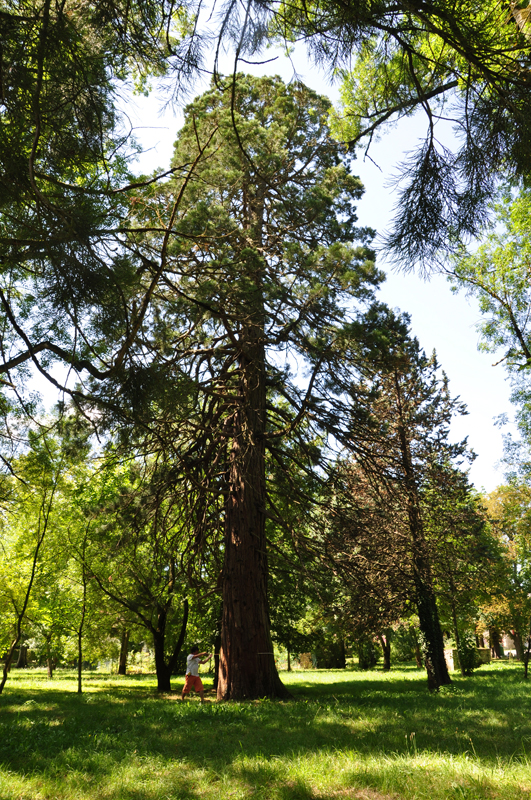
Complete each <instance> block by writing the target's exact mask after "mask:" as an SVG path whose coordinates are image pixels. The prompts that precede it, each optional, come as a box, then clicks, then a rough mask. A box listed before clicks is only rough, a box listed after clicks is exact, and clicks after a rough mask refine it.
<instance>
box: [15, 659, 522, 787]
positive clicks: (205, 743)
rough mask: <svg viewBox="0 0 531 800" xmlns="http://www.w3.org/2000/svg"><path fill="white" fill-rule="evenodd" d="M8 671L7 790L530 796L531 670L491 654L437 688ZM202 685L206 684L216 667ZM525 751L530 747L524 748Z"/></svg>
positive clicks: (365, 676) (329, 678)
mask: <svg viewBox="0 0 531 800" xmlns="http://www.w3.org/2000/svg"><path fill="white" fill-rule="evenodd" d="M56 676H57V677H54V679H53V680H48V678H47V676H46V673H45V671H41V670H25V671H18V672H17V671H16V670H12V672H11V674H10V676H9V680H8V683H7V684H6V687H5V689H4V693H3V694H2V695H1V696H0V800H199V799H200V798H201V800H202V799H203V798H204V799H205V800H214V799H216V800H217V798H223V799H224V800H225V798H227V799H228V800H240V799H243V798H253V799H260V800H328V799H329V798H330V799H331V798H334V799H335V798H338V800H339V799H340V800H344V799H346V800H406V798H407V800H421V798H422V800H448V799H449V798H473V799H474V800H476V798H503V799H504V800H505V799H507V800H513V798H518V799H519V800H523V798H525V800H530V798H531V703H530V693H531V680H530V681H529V682H525V681H524V680H523V667H522V665H521V664H518V663H514V662H513V663H495V664H492V665H490V666H485V667H482V668H480V669H479V670H477V672H476V673H475V674H474V675H473V676H472V677H470V678H461V677H459V676H453V683H452V685H451V686H448V687H444V688H443V689H442V690H441V691H440V692H439V693H438V694H433V695H430V694H429V693H428V691H427V688H426V679H425V675H424V673H423V672H422V671H418V670H416V669H415V668H414V667H413V666H405V667H397V668H395V669H393V670H392V671H391V672H390V673H387V674H385V673H383V672H381V671H373V672H357V671H335V672H333V671H325V670H311V671H299V672H293V673H286V672H283V673H281V677H282V679H283V681H284V682H285V683H286V684H287V685H288V686H289V688H290V690H291V691H292V693H293V695H294V700H293V701H289V702H271V701H268V700H260V701H255V702H248V703H216V702H214V700H213V699H212V700H211V702H208V703H205V704H204V705H200V703H199V702H198V700H197V699H192V700H189V701H186V702H184V703H183V702H181V700H180V697H179V694H178V691H179V690H180V689H181V688H182V681H179V680H176V681H175V683H174V689H175V690H176V691H175V693H172V694H168V695H163V696H158V695H157V693H156V691H155V686H156V684H155V679H154V676H152V675H138V676H133V675H132V676H126V677H118V676H108V675H103V674H100V673H94V672H90V673H86V674H85V677H84V693H83V694H82V695H78V694H76V681H75V675H74V674H73V673H72V672H62V671H58V672H57V673H56ZM205 686H206V687H207V688H208V687H209V686H211V682H210V683H209V681H208V677H207V680H206V681H205ZM528 752H529V756H528Z"/></svg>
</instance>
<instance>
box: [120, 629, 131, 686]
mask: <svg viewBox="0 0 531 800" xmlns="http://www.w3.org/2000/svg"><path fill="white" fill-rule="evenodd" d="M128 645H129V631H128V630H127V628H125V627H124V628H122V637H121V641H120V658H119V661H118V675H127V648H128Z"/></svg>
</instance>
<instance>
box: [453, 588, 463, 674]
mask: <svg viewBox="0 0 531 800" xmlns="http://www.w3.org/2000/svg"><path fill="white" fill-rule="evenodd" d="M452 588H453V587H452V584H451V582H450V590H452ZM452 625H453V629H454V639H455V652H456V653H457V662H458V664H459V669H460V670H461V675H462V676H463V677H465V674H466V673H465V670H464V669H463V665H462V664H461V656H460V654H459V653H460V646H461V637H460V636H459V628H458V625H457V612H456V610H455V603H454V602H453V600H452Z"/></svg>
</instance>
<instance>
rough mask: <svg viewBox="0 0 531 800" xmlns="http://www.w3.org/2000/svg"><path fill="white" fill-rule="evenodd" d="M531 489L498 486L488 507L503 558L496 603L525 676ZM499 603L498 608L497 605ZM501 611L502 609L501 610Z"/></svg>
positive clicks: (529, 633) (530, 602)
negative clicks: (503, 566) (503, 570)
mask: <svg viewBox="0 0 531 800" xmlns="http://www.w3.org/2000/svg"><path fill="white" fill-rule="evenodd" d="M530 502H531V492H530V489H529V486H527V484H525V483H520V484H518V483H516V482H515V483H514V484H510V485H508V486H500V487H499V488H498V489H497V490H496V491H494V492H491V494H490V495H489V498H488V507H489V511H490V514H491V516H492V520H493V525H494V527H495V530H496V531H497V534H498V536H499V537H500V543H501V546H502V548H503V550H504V551H505V552H504V555H505V562H506V572H505V575H504V576H503V577H504V578H505V580H504V581H503V582H502V583H501V586H500V589H501V592H499V595H498V602H497V603H496V606H497V607H498V614H499V611H500V610H502V615H503V616H505V618H506V621H507V622H508V623H509V626H510V629H511V632H512V635H513V637H514V640H515V645H516V650H517V654H518V655H519V657H520V658H522V659H523V661H524V677H525V678H527V675H528V666H529V658H530V655H531V558H530V556H531V549H530V547H531V538H530V522H531V506H530ZM500 607H501V608H500ZM503 612H505V613H504V614H503Z"/></svg>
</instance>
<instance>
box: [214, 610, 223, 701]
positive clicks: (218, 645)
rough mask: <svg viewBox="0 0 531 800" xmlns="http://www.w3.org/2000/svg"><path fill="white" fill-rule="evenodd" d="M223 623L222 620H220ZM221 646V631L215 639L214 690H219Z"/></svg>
mask: <svg viewBox="0 0 531 800" xmlns="http://www.w3.org/2000/svg"><path fill="white" fill-rule="evenodd" d="M220 625H221V622H220ZM220 648H221V631H219V632H218V633H217V634H216V638H215V639H214V691H215V692H216V693H217V690H218V675H219V651H220Z"/></svg>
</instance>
